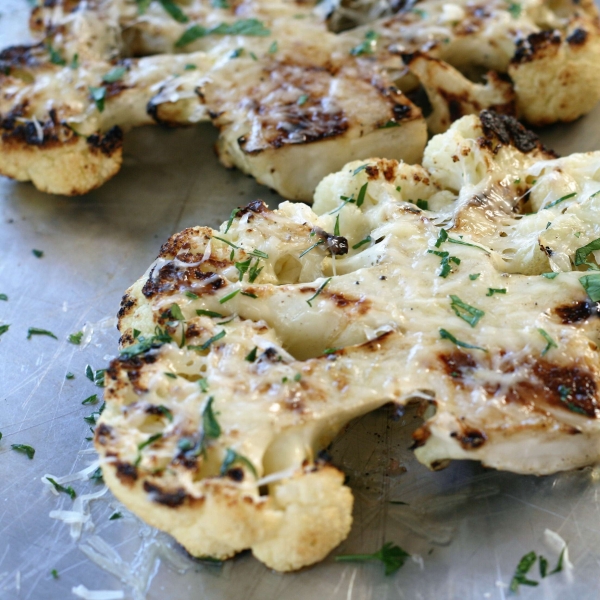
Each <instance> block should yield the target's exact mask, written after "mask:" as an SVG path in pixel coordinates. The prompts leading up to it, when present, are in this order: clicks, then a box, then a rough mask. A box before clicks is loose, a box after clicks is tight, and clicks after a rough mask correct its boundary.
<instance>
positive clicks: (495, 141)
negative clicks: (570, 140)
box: [479, 110, 556, 156]
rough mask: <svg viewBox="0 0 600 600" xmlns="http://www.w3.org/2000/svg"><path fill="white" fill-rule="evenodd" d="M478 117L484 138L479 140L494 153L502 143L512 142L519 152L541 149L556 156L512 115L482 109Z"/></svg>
mask: <svg viewBox="0 0 600 600" xmlns="http://www.w3.org/2000/svg"><path fill="white" fill-rule="evenodd" d="M479 119H480V121H481V126H482V128H483V135H484V139H483V140H482V141H481V142H480V143H481V144H482V145H484V146H487V147H488V148H489V149H490V150H492V151H493V152H494V153H496V152H498V150H499V149H500V147H501V146H502V145H510V144H512V145H513V146H515V148H517V149H518V150H520V151H521V152H524V153H528V152H531V151H532V150H536V149H539V150H542V151H544V152H546V153H548V154H551V155H553V156H556V154H554V152H553V151H552V150H548V149H546V148H545V147H544V146H543V145H542V143H541V142H540V140H539V138H538V136H537V135H535V133H533V132H532V131H529V130H528V129H525V127H523V125H521V123H519V122H518V121H517V120H516V119H515V118H514V117H511V116H509V115H501V114H498V113H497V112H495V111H492V110H482V111H481V113H479Z"/></svg>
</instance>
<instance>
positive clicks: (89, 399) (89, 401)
mask: <svg viewBox="0 0 600 600" xmlns="http://www.w3.org/2000/svg"><path fill="white" fill-rule="evenodd" d="M97 402H98V394H93V395H91V396H88V397H87V398H86V399H85V400H84V401H83V402H82V403H81V404H85V405H87V404H96V403H97Z"/></svg>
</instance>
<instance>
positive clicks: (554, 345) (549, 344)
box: [538, 328, 558, 356]
mask: <svg viewBox="0 0 600 600" xmlns="http://www.w3.org/2000/svg"><path fill="white" fill-rule="evenodd" d="M538 332H539V334H540V335H541V336H542V337H543V338H544V339H545V340H546V347H545V348H544V349H543V350H542V356H545V355H546V354H547V353H548V352H549V351H550V349H551V348H558V344H557V343H556V342H555V341H554V340H553V339H552V338H551V337H550V336H549V335H548V333H547V332H546V331H544V330H543V329H541V328H538Z"/></svg>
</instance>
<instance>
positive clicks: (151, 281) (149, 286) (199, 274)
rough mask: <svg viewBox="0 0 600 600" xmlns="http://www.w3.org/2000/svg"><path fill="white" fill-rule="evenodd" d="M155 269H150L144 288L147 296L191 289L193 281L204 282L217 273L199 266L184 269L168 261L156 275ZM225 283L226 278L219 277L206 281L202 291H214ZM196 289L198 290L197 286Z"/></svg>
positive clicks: (206, 292) (143, 292)
mask: <svg viewBox="0 0 600 600" xmlns="http://www.w3.org/2000/svg"><path fill="white" fill-rule="evenodd" d="M154 271H155V270H154V269H152V271H150V276H149V277H148V280H147V281H146V283H145V284H144V287H143V288H142V294H144V296H145V297H146V298H152V297H153V296H156V295H158V294H173V293H175V292H176V291H178V290H179V289H191V288H192V283H193V282H202V281H205V280H207V279H211V278H212V277H214V276H215V275H216V273H214V272H211V271H209V272H208V273H205V272H204V271H201V270H200V268H197V267H192V268H188V269H182V268H179V267H176V266H175V265H174V264H173V263H168V264H166V265H164V266H163V267H161V269H160V270H159V271H158V273H157V274H156V275H155V274H154ZM224 285H225V280H224V279H222V278H221V277H217V278H215V279H214V280H213V281H210V282H209V283H204V285H203V287H204V289H203V291H202V293H204V294H211V293H214V292H216V291H217V290H219V289H221V288H222V287H223V286H224ZM194 289H195V291H196V292H198V290H196V288H194Z"/></svg>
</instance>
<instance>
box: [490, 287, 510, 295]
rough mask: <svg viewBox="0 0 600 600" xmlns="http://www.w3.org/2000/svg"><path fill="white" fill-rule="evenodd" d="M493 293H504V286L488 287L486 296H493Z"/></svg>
mask: <svg viewBox="0 0 600 600" xmlns="http://www.w3.org/2000/svg"><path fill="white" fill-rule="evenodd" d="M494 294H506V288H488V292H487V294H486V296H493V295H494Z"/></svg>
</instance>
